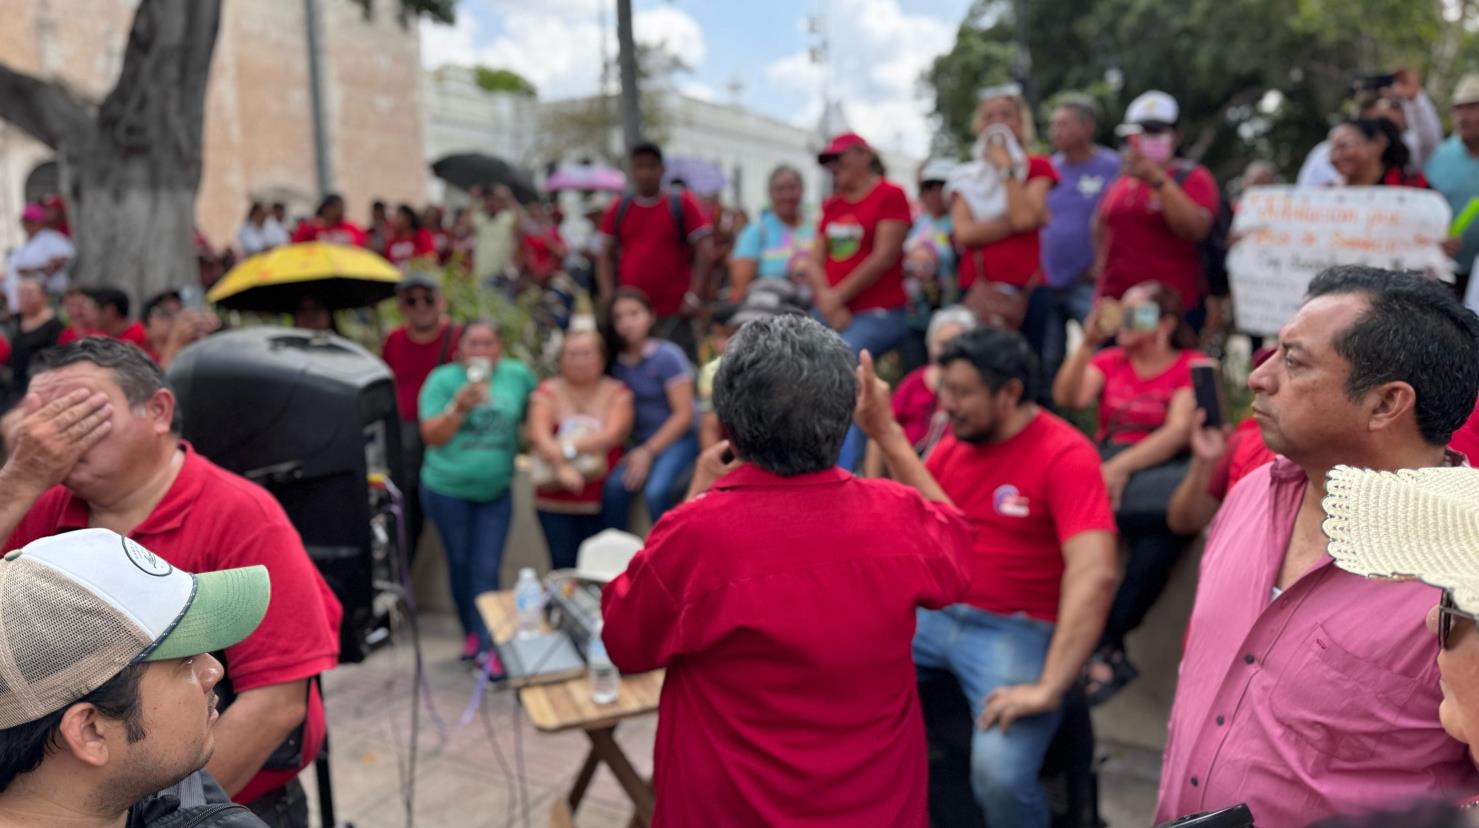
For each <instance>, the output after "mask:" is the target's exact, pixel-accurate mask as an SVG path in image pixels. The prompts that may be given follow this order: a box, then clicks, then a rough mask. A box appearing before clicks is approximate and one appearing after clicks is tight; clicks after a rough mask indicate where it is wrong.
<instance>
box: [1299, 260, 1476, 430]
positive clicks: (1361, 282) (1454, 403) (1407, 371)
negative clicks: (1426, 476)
mask: <svg viewBox="0 0 1479 828" xmlns="http://www.w3.org/2000/svg"><path fill="white" fill-rule="evenodd" d="M1346 294H1359V295H1362V296H1365V297H1366V298H1367V299H1368V300H1369V301H1370V302H1371V308H1370V309H1369V310H1367V311H1366V312H1365V313H1363V314H1361V317H1360V318H1359V319H1357V320H1356V321H1355V322H1353V323H1351V326H1350V327H1348V328H1346V329H1345V330H1344V331H1341V332H1340V333H1339V334H1336V336H1335V339H1334V342H1333V343H1332V344H1333V346H1334V348H1335V352H1336V353H1337V354H1339V355H1340V356H1341V357H1342V358H1344V359H1345V360H1346V361H1347V362H1349V363H1350V364H1351V375H1350V377H1349V378H1348V379H1347V380H1346V393H1347V394H1348V395H1349V396H1350V397H1351V399H1356V398H1358V397H1360V396H1361V395H1362V394H1365V393H1366V392H1367V391H1370V390H1371V389H1373V388H1375V387H1377V386H1378V385H1382V384H1383V383H1388V382H1405V383H1407V384H1408V385H1410V386H1412V391H1413V393H1414V395H1415V396H1416V397H1417V400H1416V402H1415V404H1414V413H1415V415H1416V417H1417V427H1418V430H1419V431H1421V432H1422V436H1423V439H1424V440H1426V441H1427V442H1428V444H1429V445H1433V446H1446V445H1448V441H1449V439H1450V438H1451V437H1452V436H1453V433H1454V432H1455V431H1457V430H1458V428H1459V426H1461V425H1463V424H1464V421H1465V420H1467V419H1468V418H1469V414H1470V413H1471V412H1472V411H1473V410H1474V399H1475V397H1479V317H1476V316H1475V315H1474V312H1473V311H1471V310H1469V309H1468V308H1466V307H1464V306H1463V305H1462V304H1460V303H1459V301H1458V299H1457V298H1455V297H1454V295H1453V291H1452V290H1451V289H1449V287H1448V286H1447V285H1444V284H1443V283H1441V282H1439V281H1437V280H1435V279H1430V278H1428V277H1427V276H1424V275H1422V274H1419V273H1410V272H1407V273H1404V272H1398V271H1393V270H1383V269H1381V268H1377V267H1368V266H1365V265H1341V266H1338V267H1332V268H1328V269H1327V270H1325V271H1324V272H1322V273H1321V274H1320V275H1318V276H1316V277H1315V278H1314V280H1313V281H1311V282H1310V286H1309V292H1308V294H1307V295H1306V300H1309V299H1314V298H1316V297H1320V296H1340V295H1346Z"/></svg>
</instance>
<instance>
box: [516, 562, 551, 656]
mask: <svg viewBox="0 0 1479 828" xmlns="http://www.w3.org/2000/svg"><path fill="white" fill-rule="evenodd" d="M514 605H515V606H516V607H517V608H518V611H519V629H518V633H517V635H518V637H519V638H533V637H534V636H536V635H539V634H540V632H542V627H543V624H544V585H543V584H541V583H539V576H538V575H535V574H534V570H533V569H530V568H529V567H527V566H526V567H524V568H523V569H520V570H519V582H518V583H517V584H516V585H515V586H514Z"/></svg>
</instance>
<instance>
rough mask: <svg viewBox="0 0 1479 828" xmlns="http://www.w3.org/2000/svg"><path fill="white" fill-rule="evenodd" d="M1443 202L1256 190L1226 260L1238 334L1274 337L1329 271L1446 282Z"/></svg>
mask: <svg viewBox="0 0 1479 828" xmlns="http://www.w3.org/2000/svg"><path fill="white" fill-rule="evenodd" d="M1451 218H1452V215H1451V212H1450V210H1449V209H1448V202H1447V201H1445V200H1444V199H1443V196H1441V195H1439V194H1437V193H1435V192H1432V191H1429V190H1415V189H1412V188H1408V187H1345V188H1332V189H1312V188H1299V189H1296V188H1294V187H1255V188H1253V189H1251V190H1249V191H1248V192H1247V193H1246V194H1245V195H1244V196H1243V201H1242V203H1241V205H1240V206H1239V207H1238V214H1237V217H1236V218H1235V219H1234V220H1233V226H1232V234H1233V236H1234V237H1235V238H1238V239H1239V241H1238V243H1237V244H1235V245H1234V246H1233V248H1232V250H1231V251H1230V252H1229V253H1228V257H1227V269H1228V275H1229V278H1230V279H1231V281H1232V290H1233V298H1234V308H1235V309H1236V313H1237V323H1238V327H1239V328H1240V329H1242V330H1244V331H1246V332H1248V333H1255V334H1276V333H1278V332H1279V328H1281V327H1283V326H1284V324H1285V323H1286V322H1288V321H1289V320H1290V318H1292V317H1293V316H1294V313H1295V311H1297V310H1298V309H1299V305H1300V302H1301V300H1302V299H1303V298H1304V293H1305V289H1306V288H1308V287H1309V283H1310V279H1313V278H1314V277H1315V275H1316V274H1318V273H1319V272H1320V271H1322V270H1324V269H1325V268H1327V267H1330V266H1331V265H1338V264H1364V265H1373V266H1376V267H1383V268H1389V269H1391V270H1420V271H1424V272H1426V273H1428V274H1430V275H1432V276H1436V277H1439V278H1444V279H1448V278H1450V274H1451V273H1452V271H1453V262H1451V261H1449V259H1448V257H1447V256H1445V255H1443V251H1442V250H1441V249H1440V248H1439V246H1438V245H1439V244H1440V243H1441V242H1442V241H1443V238H1444V236H1445V235H1446V234H1447V230H1448V223H1449V220H1450V219H1451Z"/></svg>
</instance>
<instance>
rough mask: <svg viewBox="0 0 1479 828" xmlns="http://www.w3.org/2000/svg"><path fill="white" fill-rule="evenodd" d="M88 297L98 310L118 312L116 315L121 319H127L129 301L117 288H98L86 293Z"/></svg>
mask: <svg viewBox="0 0 1479 828" xmlns="http://www.w3.org/2000/svg"><path fill="white" fill-rule="evenodd" d="M88 295H89V296H91V297H92V301H94V302H96V303H97V305H98V310H102V309H103V308H113V309H114V310H116V311H118V315H119V316H120V317H121V318H123V319H127V318H128V311H129V301H128V294H127V293H124V292H123V291H121V290H119V289H118V288H110V287H100V288H93V289H92V290H90V291H88Z"/></svg>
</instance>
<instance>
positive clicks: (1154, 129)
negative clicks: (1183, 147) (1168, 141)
mask: <svg viewBox="0 0 1479 828" xmlns="http://www.w3.org/2000/svg"><path fill="white" fill-rule="evenodd" d="M1170 131H1171V127H1169V126H1167V125H1165V124H1141V125H1140V132H1141V133H1142V134H1145V135H1165V134H1166V133H1168V132H1170Z"/></svg>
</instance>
